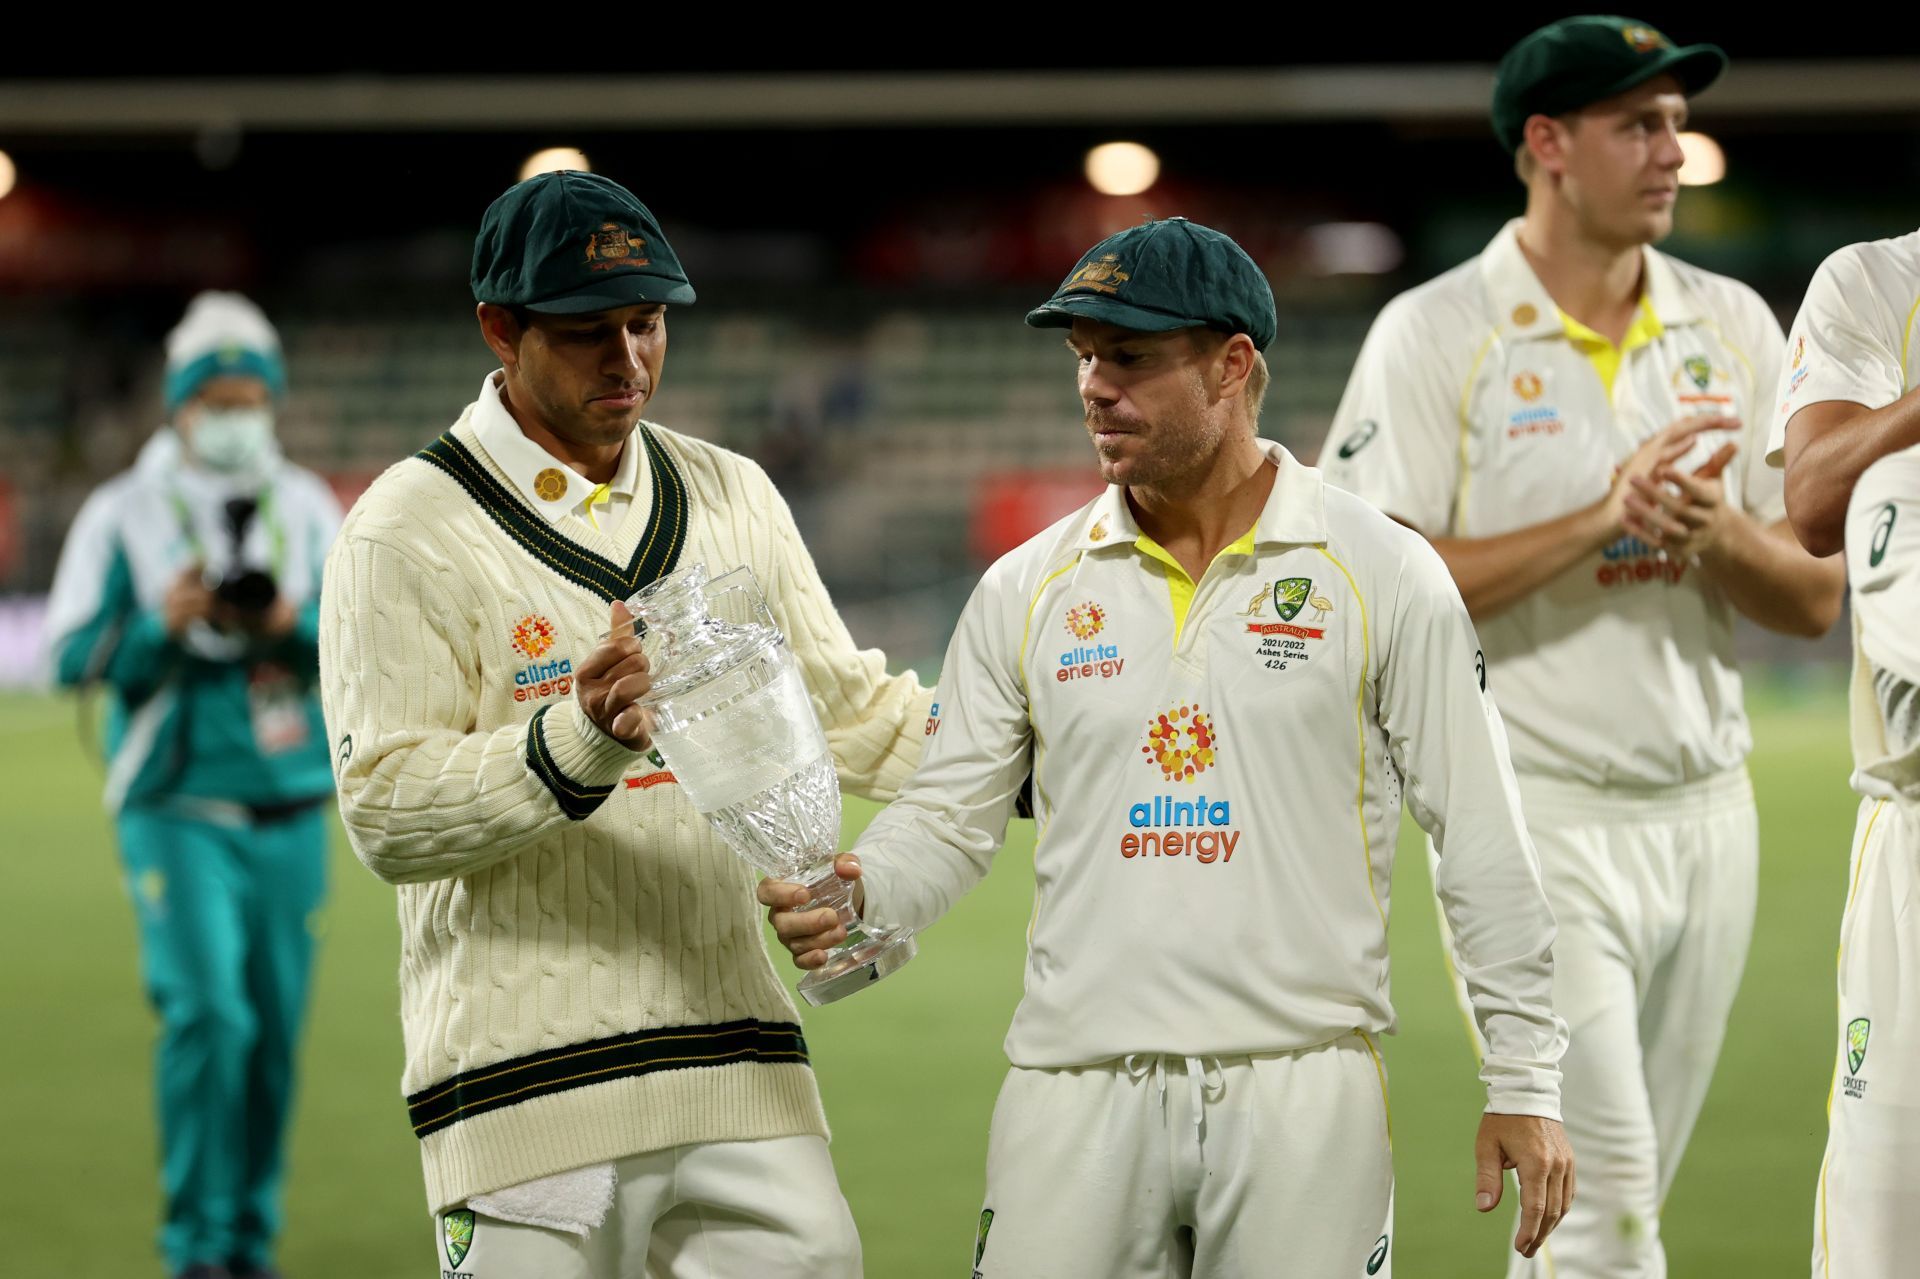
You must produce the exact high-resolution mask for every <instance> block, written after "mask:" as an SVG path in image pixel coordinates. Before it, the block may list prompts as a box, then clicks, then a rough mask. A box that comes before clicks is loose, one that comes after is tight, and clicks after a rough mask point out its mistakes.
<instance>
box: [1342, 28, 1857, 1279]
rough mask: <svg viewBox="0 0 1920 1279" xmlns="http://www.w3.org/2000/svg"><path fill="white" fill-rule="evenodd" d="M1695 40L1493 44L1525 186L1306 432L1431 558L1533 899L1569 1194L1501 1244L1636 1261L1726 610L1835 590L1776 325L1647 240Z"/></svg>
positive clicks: (1676, 153) (1697, 865) (1665, 187)
mask: <svg viewBox="0 0 1920 1279" xmlns="http://www.w3.org/2000/svg"><path fill="white" fill-rule="evenodd" d="M1725 62H1726V59H1725V56H1724V55H1723V54H1722V53H1721V52H1720V51H1719V50H1718V49H1716V48H1713V47H1712V46H1708V45H1695V46H1691V47H1687V48H1676V47H1675V46H1674V45H1673V44H1672V43H1671V42H1670V41H1668V39H1667V38H1666V37H1665V36H1664V35H1662V34H1661V33H1660V32H1659V31H1657V30H1655V29H1654V28H1652V27H1650V26H1647V25H1646V24H1644V23H1640V22H1636V21H1633V20H1631V19H1627V18H1618V17H1576V18H1568V19H1565V20H1563V21H1560V22H1556V23H1553V24H1552V25H1550V26H1547V27H1543V28H1542V29H1540V30H1539V31H1536V32H1534V33H1533V34H1532V35H1530V36H1528V37H1527V38H1526V39H1524V40H1522V41H1521V42H1520V43H1519V44H1517V45H1515V46H1514V48H1513V49H1512V50H1511V51H1510V52H1509V53H1508V54H1507V55H1506V57H1505V58H1504V59H1503V60H1502V61H1501V63H1500V67H1499V71H1498V75H1497V78H1496V80H1495V84H1494V93H1493V126H1494V133H1495V135H1496V136H1497V137H1498V139H1499V141H1500V145H1501V146H1502V147H1504V148H1506V150H1507V151H1508V153H1509V154H1510V155H1512V156H1513V157H1514V160H1515V164H1516V166H1517V169H1518V174H1519V177H1520V179H1521V181H1522V182H1523V183H1524V184H1525V186H1526V189H1527V203H1526V212H1525V215H1524V216H1523V217H1521V218H1519V219H1516V220H1515V221H1513V222H1510V223H1508V224H1507V225H1506V226H1505V227H1503V228H1502V229H1501V230H1500V232H1499V234H1498V235H1496V236H1495V237H1494V239H1493V242H1492V243H1491V244H1489V245H1488V246H1487V248H1486V251H1485V252H1484V253H1482V254H1481V255H1480V256H1479V257H1477V258H1474V259H1473V260H1471V261H1469V262H1467V263H1465V264H1463V265H1461V266H1459V267H1457V268H1455V269H1454V270H1452V271H1449V272H1447V273H1446V274H1444V275H1442V276H1440V277H1439V278H1437V279H1435V280H1432V281H1430V282H1428V283H1427V284H1425V285H1422V286H1421V287H1419V288H1417V289H1415V290H1413V291H1412V292H1409V293H1407V294H1404V295H1402V296H1400V297H1398V298H1396V299H1394V300H1393V302H1391V303H1390V304H1389V305H1388V306H1387V307H1386V309H1385V310H1384V311H1382V312H1381V314H1380V316H1379V318H1378V319H1377V320H1376V321H1375V323H1374V326H1373V329H1372V331H1371V332H1370V333H1369V334H1368V336H1367V339H1366V342H1365V344H1364V345H1363V347H1362V349H1361V352H1360V357H1359V360H1358V363H1357V364H1356V366H1355V368H1354V371H1353V375H1352V379H1351V381H1350V382H1349V383H1348V386H1347V391H1346V394H1345V396H1344V397H1343V399H1342V401H1341V404H1340V408H1339V411H1338V413H1337V415H1336V418H1335V422H1334V426H1333V429H1332V432H1331V433H1330V435H1329V436H1328V439H1327V444H1326V447H1325V450H1324V452H1323V454H1322V456H1323V458H1324V460H1325V462H1326V465H1327V475H1328V479H1329V481H1330V482H1331V483H1334V484H1338V485H1341V486H1342V487H1344V488H1347V489H1350V490H1351V491H1353V492H1355V493H1357V494H1359V495H1360V496H1362V497H1364V498H1366V499H1367V500H1368V501H1370V502H1373V503H1374V504H1375V505H1377V506H1378V507H1379V508H1380V509H1381V510H1383V511H1385V512H1386V513H1387V514H1389V515H1391V516H1393V517H1394V518H1395V519H1397V520H1399V521H1401V522H1402V523H1404V524H1407V525H1409V526H1411V527H1412V528H1415V529H1418V530H1419V531H1420V532H1422V533H1424V534H1425V535H1426V536H1427V538H1428V539H1429V540H1430V541H1431V542H1432V544H1433V546H1434V547H1435V549H1436V550H1438V551H1439V553H1440V555H1441V558H1442V559H1444V560H1445V561H1446V563H1447V566H1448V568H1449V569H1450V570H1451V571H1452V574H1453V577H1454V580H1455V581H1456V582H1457V583H1458V584H1459V586H1460V592H1461V594H1462V595H1463V596H1464V597H1465V599H1466V603H1467V607H1468V609H1469V610H1470V611H1471V612H1472V614H1473V617H1474V620H1475V623H1476V624H1477V626H1478V628H1479V633H1480V636H1481V638H1482V640H1483V641H1484V642H1485V645H1486V654H1487V663H1488V668H1489V677H1490V685H1491V688H1492V690H1493V693H1494V697H1495V700H1496V701H1497V702H1498V703H1499V705H1500V710H1501V714H1502V715H1503V717H1504V718H1505V720H1506V723H1507V725H1508V726H1509V729H1510V731H1511V733H1512V740H1513V764H1514V770H1515V772H1516V773H1517V774H1518V776H1519V781H1520V789H1521V794H1522V796H1523V798H1524V801H1525V807H1526V813H1527V819H1528V824H1529V827H1530V828H1531V830H1532V832H1533V838H1534V842H1535V844H1536V845H1537V847H1538V849H1539V856H1540V866H1541V874H1542V877H1543V879H1544V881H1545V884H1546V890H1547V896H1548V899H1549V900H1550V901H1551V902H1552V903H1553V913H1554V916H1555V918H1556V919H1557V920H1558V922H1559V928H1560V933H1559V942H1558V944H1557V946H1556V947H1555V954H1554V957H1555V982H1554V1006H1555V1008H1556V1009H1557V1010H1558V1011H1559V1012H1560V1014H1561V1015H1562V1016H1564V1017H1565V1018H1566V1019H1567V1024H1568V1027H1569V1029H1570V1031H1571V1032H1572V1042H1571V1045H1570V1046H1569V1048H1568V1051H1567V1055H1566V1059H1565V1062H1564V1063H1563V1069H1564V1071H1565V1073H1566V1084H1565V1099H1564V1106H1565V1112H1566V1125H1567V1133H1568V1136H1569V1137H1570V1138H1571V1139H1572V1142H1573V1147H1574V1150H1575V1151H1576V1152H1577V1153H1578V1155H1579V1157H1580V1161H1581V1165H1580V1167H1581V1187H1580V1189H1581V1196H1580V1200H1579V1202H1578V1203H1577V1204H1576V1205H1575V1206H1574V1208H1573V1210H1572V1211H1571V1212H1570V1213H1569V1214H1568V1218H1567V1221H1566V1224H1565V1225H1564V1226H1563V1227H1562V1228H1561V1230H1560V1231H1559V1233H1558V1234H1557V1235H1556V1236H1555V1238H1554V1241H1553V1244H1552V1246H1551V1248H1550V1249H1548V1250H1546V1251H1545V1252H1544V1253H1543V1254H1542V1255H1541V1256H1540V1257H1539V1258H1537V1259H1531V1260H1522V1259H1514V1258H1509V1261H1510V1263H1511V1271H1510V1273H1512V1274H1514V1275H1516V1276H1518V1275H1537V1276H1546V1275H1557V1276H1558V1279H1572V1277H1574V1276H1609V1277H1614V1279H1617V1277H1622V1276H1657V1275H1661V1274H1664V1273H1665V1265H1666V1262H1665V1254H1664V1252H1663V1249H1662V1247H1661V1242H1660V1205H1661V1202H1662V1201H1663V1200H1664V1199H1665V1197H1666V1194H1667V1190H1668V1188H1669V1187H1670V1186H1671V1185H1672V1184H1673V1177H1674V1172H1675V1169H1676V1168H1677V1167H1678V1165H1679V1162H1680V1157H1681V1154H1682V1152H1683V1151H1684V1150H1685V1149H1686V1144H1687V1138H1688V1135H1689V1134H1690V1133H1691V1131H1692V1129H1693V1125H1694V1120H1695V1119H1696V1118H1697V1116H1698V1115H1699V1113H1700V1107H1701V1104H1702V1102H1703V1101H1704V1099H1705V1097H1706V1092H1707V1085H1708V1081H1709V1080H1710V1078H1711V1076H1712V1073H1713V1067H1714V1062H1715V1059H1716V1058H1717V1057H1718V1055H1719V1051H1720V1043H1721V1039H1722V1037H1723V1035H1724V1031H1725V1027H1726V1022H1727V1015H1728V1011H1729V1010H1730V1009H1731V1007H1732V1005H1733V998H1734V993H1735V991H1736V989H1737V988H1738V985H1739V980H1740V971H1741V968H1742V966H1743V965H1744V964H1745V962H1746V954H1747V945H1748V940H1749V937H1750V935H1751V932H1752V925H1753V910H1754V899H1755V892H1756V878H1757V858H1758V851H1759V837H1758V826H1757V821H1756V817H1755V812H1754V803H1753V793H1752V789H1751V786H1750V785H1749V782H1748V779H1747V773H1746V767H1745V759H1746V755H1747V752H1748V749H1749V748H1750V746H1751V744H1752V738H1751V734H1750V733H1749V731H1748V727H1747V720H1746V715H1745V712H1744V710H1743V708H1742V705H1741V687H1740V677H1739V674H1738V671H1737V670H1736V668H1735V664H1734V655H1733V647H1734V645H1733V622H1734V615H1735V613H1736V612H1737V613H1741V614H1744V615H1745V616H1747V617H1748V618H1750V619H1752V620H1753V621H1755V622H1758V623H1759V624H1760V625H1762V626H1765V627H1768V628H1769V629H1772V630H1777V631H1783V632H1787V633H1790V634H1798V635H1807V636H1816V635H1819V634H1821V633H1822V632H1824V631H1825V630H1826V629H1827V628H1828V627H1829V626H1830V625H1831V624H1832V623H1833V620H1834V618H1835V616H1836V615H1837V613H1838V610H1839V607H1840V595H1841V592H1842V589H1843V584H1842V582H1841V578H1840V575H1839V573H1838V571H1837V570H1836V569H1834V567H1833V566H1831V565H1826V564H1821V563H1819V562H1818V561H1816V560H1814V559H1813V558H1812V557H1810V556H1809V555H1807V554H1806V552H1804V551H1803V550H1801V548H1800V547H1799V545H1798V544H1797V543H1796V542H1795V541H1794V539H1793V534H1792V531H1791V530H1790V528H1789V527H1788V526H1787V524H1786V522H1785V518H1784V517H1785V511H1784V508H1783V506H1782V502H1781V493H1780V482H1779V477H1778V474H1777V473H1776V472H1774V471H1771V470H1770V469H1769V468H1768V467H1767V466H1766V465H1765V461H1764V455H1765V453H1766V448H1765V440H1766V433H1767V431H1768V429H1769V427H1770V422H1771V417H1770V410H1771V408H1772V403H1773V400H1772V396H1773V388H1774V384H1775V380H1776V374H1777V372H1778V369H1779V363H1780V351H1781V335H1780V327H1779V324H1778V323H1777V322H1776V321H1775V319H1774V318H1773V314H1772V312H1771V311H1769V310H1768V308H1767V306H1766V304H1765V303H1764V302H1762V301H1761V299H1760V298H1759V296H1758V295H1757V294H1755V293H1754V292H1753V290H1751V289H1749V288H1747V287H1746V286H1745V285H1742V284H1739V283H1737V282H1735V281H1733V280H1729V279H1726V278H1724V277H1722V276H1717V275H1713V274H1711V273H1709V272H1706V271H1702V270H1699V269H1697V268H1695V267H1692V266H1689V265H1687V264H1686V263H1683V262H1679V261H1676V260H1675V259H1673V258H1670V257H1668V256H1666V255H1664V254H1662V253H1659V252H1656V251H1655V250H1654V249H1653V248H1652V247H1651V246H1652V245H1653V244H1654V243H1655V242H1656V241H1658V240H1660V239H1661V238H1662V237H1663V236H1665V235H1666V234H1667V232H1668V231H1669V230H1670V229H1671V228H1672V225H1673V206H1674V200H1675V197H1676V195H1677V194H1678V190H1679V187H1678V177H1677V175H1678V173H1679V170H1680V165H1681V160H1682V155H1681V149H1680V143H1679V140H1678V132H1679V131H1680V130H1681V129H1683V128H1684V127H1685V126H1686V122H1687V111H1688V98H1689V96H1691V95H1692V94H1694V93H1697V92H1699V91H1700V90H1702V89H1704V88H1706V87H1707V86H1708V85H1709V84H1711V83H1712V82H1713V80H1714V79H1715V78H1716V77H1717V76H1718V75H1719V74H1720V72H1721V70H1722V69H1723V67H1724V65H1725Z"/></svg>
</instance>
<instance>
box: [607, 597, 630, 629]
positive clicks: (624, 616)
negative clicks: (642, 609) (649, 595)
mask: <svg viewBox="0 0 1920 1279" xmlns="http://www.w3.org/2000/svg"><path fill="white" fill-rule="evenodd" d="M607 628H608V631H609V632H610V633H609V635H608V638H609V639H632V638H633V614H632V613H630V612H628V611H627V604H626V601H625V600H615V601H614V602H613V607H612V609H610V610H609V611H608V616H607Z"/></svg>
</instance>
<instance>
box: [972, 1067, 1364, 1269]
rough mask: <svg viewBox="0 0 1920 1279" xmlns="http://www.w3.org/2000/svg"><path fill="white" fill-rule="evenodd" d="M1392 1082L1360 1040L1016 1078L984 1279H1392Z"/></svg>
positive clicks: (1003, 1097)
mask: <svg viewBox="0 0 1920 1279" xmlns="http://www.w3.org/2000/svg"><path fill="white" fill-rule="evenodd" d="M1392 1233H1393V1155H1392V1150H1391V1146H1390V1139H1389V1121H1388V1111H1387V1095H1386V1069H1385V1067H1384V1066H1383V1065H1382V1063H1381V1061H1380V1057H1379V1054H1378V1052H1377V1051H1375V1048H1374V1045H1373V1044H1372V1043H1371V1042H1370V1040H1369V1039H1368V1038H1366V1037H1365V1036H1362V1035H1361V1034H1359V1033H1358V1032H1355V1033H1352V1034H1348V1035H1346V1036H1343V1037H1342V1038H1340V1039H1337V1040H1335V1041H1334V1042H1332V1043H1329V1044H1323V1045H1321V1046H1320V1047H1318V1048H1309V1049H1306V1050H1304V1051H1301V1052H1294V1053H1274V1054H1263V1055H1260V1056H1256V1057H1244V1056H1240V1057H1205V1058H1193V1057H1187V1058H1182V1057H1174V1056H1166V1057H1163V1056H1156V1055H1153V1054H1136V1055H1134V1056H1132V1057H1129V1058H1127V1059H1126V1060H1125V1061H1118V1062H1109V1063H1105V1064H1102V1065H1097V1066H1081V1067H1074V1068H1071V1069H1064V1070H1031V1069H1021V1068H1019V1067H1015V1068H1014V1069H1012V1070H1011V1071H1009V1072H1008V1074H1007V1081H1006V1084H1005V1085H1004V1086H1003V1087H1002V1088H1001V1090H1000V1100H999V1102H998V1104H996V1105H995V1107H994V1111H993V1133H992V1136H991V1138H990V1139H989V1141H988V1145H987V1193H986V1200H985V1203H984V1205H983V1208H982V1212H981V1214H980V1223H979V1227H978V1230H977V1233H976V1236H975V1239H974V1247H973V1257H972V1261H973V1273H974V1274H975V1275H976V1276H979V1279H1188V1277H1192V1279H1240V1277H1242V1276H1244V1277H1246V1279H1254V1277H1255V1276H1258V1277H1260V1279H1269V1277H1271V1276H1299V1277H1300V1279H1339V1277H1345V1276H1353V1279H1367V1277H1368V1276H1373V1277H1374V1279H1388V1277H1389V1276H1391V1275H1392V1273H1393V1266H1392V1257H1391V1252H1392Z"/></svg>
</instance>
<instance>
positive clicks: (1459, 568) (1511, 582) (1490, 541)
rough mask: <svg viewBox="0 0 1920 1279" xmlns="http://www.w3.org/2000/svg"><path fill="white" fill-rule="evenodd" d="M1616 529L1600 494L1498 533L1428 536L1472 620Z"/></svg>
mask: <svg viewBox="0 0 1920 1279" xmlns="http://www.w3.org/2000/svg"><path fill="white" fill-rule="evenodd" d="M1618 533H1619V530H1618V528H1616V527H1615V526H1614V524H1613V522H1612V520H1611V518H1610V517H1609V515H1608V514H1607V504H1606V502H1605V500H1604V499H1603V500H1602V501H1599V502H1596V503H1594V504H1593V505H1592V506H1586V507H1582V508H1581V509H1580V510H1577V511H1574V512H1572V513H1571V514H1568V515H1563V516H1561V517H1560V518H1559V519H1556V520H1549V521H1547V522H1546V523H1544V524H1534V525H1531V526H1529V527H1527V528H1523V529H1515V530H1514V531H1513V532H1511V533H1502V534H1500V535H1499V536H1497V537H1436V538H1432V539H1430V540H1431V541H1432V542H1433V547H1434V549H1435V550H1437V551H1439V552H1440V558H1441V559H1443V560H1445V561H1446V562H1447V571H1448V572H1450V573H1451V574H1452V575H1453V580H1454V584H1455V585H1456V586H1458V587H1459V588H1460V597H1461V598H1462V599H1463V600H1465V601H1466V604H1467V612H1469V613H1470V614H1472V615H1473V619H1474V621H1476V622H1480V621H1485V620H1486V619H1487V618H1489V617H1493V616H1494V615H1496V614H1498V613H1500V612H1501V611H1502V610H1504V609H1507V608H1510V607H1512V606H1513V605H1515V604H1517V603H1519V602H1520V601H1521V600H1523V599H1525V598H1526V597H1527V596H1529V595H1531V594H1533V593H1534V592H1535V591H1537V590H1539V589H1540V588H1541V587H1543V586H1545V585H1546V584H1547V583H1548V582H1551V581H1552V580H1553V579H1554V578H1556V577H1558V576H1560V574H1562V573H1564V572H1566V571H1567V570H1568V569H1570V568H1572V567H1573V566H1574V565H1575V564H1578V563H1579V562H1580V561H1581V560H1582V559H1585V558H1586V557H1587V556H1588V555H1591V554H1592V553H1593V552H1594V551H1597V550H1599V549H1600V548H1601V547H1602V546H1605V545H1606V544H1607V542H1608V540H1609V539H1610V538H1612V537H1614V536H1617V535H1618Z"/></svg>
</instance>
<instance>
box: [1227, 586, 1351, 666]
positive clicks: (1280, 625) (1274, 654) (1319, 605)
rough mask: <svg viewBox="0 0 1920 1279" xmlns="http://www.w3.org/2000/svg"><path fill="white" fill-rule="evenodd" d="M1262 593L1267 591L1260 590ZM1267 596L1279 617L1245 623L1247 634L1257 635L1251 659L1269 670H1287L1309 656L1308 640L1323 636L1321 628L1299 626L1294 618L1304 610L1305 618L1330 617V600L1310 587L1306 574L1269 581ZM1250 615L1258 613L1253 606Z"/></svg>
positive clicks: (1316, 620)
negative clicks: (1306, 616)
mask: <svg viewBox="0 0 1920 1279" xmlns="http://www.w3.org/2000/svg"><path fill="white" fill-rule="evenodd" d="M1262 594H1263V595H1264V594H1267V592H1266V591H1265V590H1263V591H1262ZM1271 595H1272V598H1273V611H1274V614H1275V615H1276V616H1278V617H1279V619H1280V620H1279V621H1277V622H1248V623H1247V634H1249V635H1258V636H1259V637H1260V640H1259V643H1258V646H1257V647H1256V648H1255V650H1254V659H1255V660H1256V661H1258V662H1259V663H1260V664H1261V665H1262V666H1263V667H1265V668H1266V669H1267V670H1270V671H1285V670H1291V669H1293V668H1294V667H1296V666H1298V665H1301V664H1304V663H1306V662H1308V661H1310V660H1311V659H1312V657H1313V646H1312V644H1311V643H1310V642H1309V641H1312V640H1323V639H1325V638H1326V637H1327V632H1326V628H1325V627H1322V626H1300V625H1298V624H1296V623H1295V621H1294V619H1295V618H1297V617H1299V616H1300V614H1301V613H1303V612H1307V613H1310V614H1311V615H1310V616H1309V617H1308V618H1307V619H1306V620H1308V621H1312V622H1325V621H1328V620H1330V619H1331V618H1332V617H1333V613H1334V606H1333V601H1332V600H1331V599H1328V598H1327V595H1326V592H1324V591H1317V590H1315V589H1314V587H1313V579H1312V578H1310V577H1283V578H1281V579H1280V580H1279V581H1277V582H1275V583H1274V584H1273V586H1272V588H1271ZM1246 615H1247V614H1243V616H1246ZM1251 615H1252V616H1258V615H1259V610H1258V608H1257V607H1256V608H1255V609H1254V610H1253V611H1252V614H1251Z"/></svg>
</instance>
